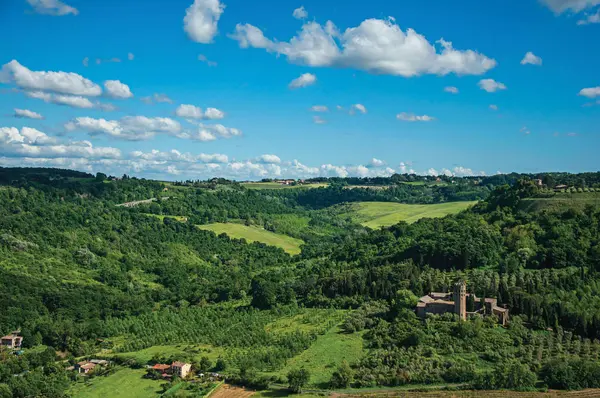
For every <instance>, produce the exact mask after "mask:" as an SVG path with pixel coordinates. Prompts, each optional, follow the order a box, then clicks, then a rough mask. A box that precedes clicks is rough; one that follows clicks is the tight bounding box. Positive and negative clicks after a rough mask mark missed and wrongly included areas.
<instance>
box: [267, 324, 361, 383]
mask: <svg viewBox="0 0 600 398" xmlns="http://www.w3.org/2000/svg"><path fill="white" fill-rule="evenodd" d="M365 354H366V350H365V349H364V348H363V340H362V334H361V333H343V332H342V331H341V330H340V328H339V327H337V326H336V327H333V328H331V329H330V330H329V331H328V332H327V333H325V334H324V335H322V336H319V337H318V338H317V340H316V341H315V342H314V343H313V344H312V345H311V346H310V348H309V349H308V350H306V351H304V352H302V353H301V354H300V355H298V356H296V357H294V358H292V359H290V360H289V361H288V363H287V365H286V366H285V367H284V368H283V369H281V371H279V372H278V375H280V376H283V377H285V375H287V373H288V372H289V371H290V370H292V369H296V368H302V367H304V368H306V369H307V370H308V371H309V372H310V381H309V387H320V388H327V385H328V383H329V381H330V380H331V375H332V374H333V372H334V371H335V370H336V369H337V367H338V366H339V365H340V364H341V363H342V361H346V362H348V363H355V362H357V361H358V360H359V359H360V358H361V357H362V356H363V355H365Z"/></svg>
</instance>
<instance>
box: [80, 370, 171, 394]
mask: <svg viewBox="0 0 600 398" xmlns="http://www.w3.org/2000/svg"><path fill="white" fill-rule="evenodd" d="M145 374H146V370H145V369H130V368H122V369H119V370H117V371H116V372H115V373H113V374H111V375H109V376H99V377H95V378H93V379H91V380H90V381H89V382H87V381H86V382H81V383H77V384H75V385H74V386H73V387H72V388H71V391H70V395H71V396H72V397H75V398H104V397H111V398H146V397H159V396H160V395H161V394H160V390H161V388H160V385H161V384H162V383H163V382H162V381H158V380H151V379H146V378H144V377H143V376H144V375H145Z"/></svg>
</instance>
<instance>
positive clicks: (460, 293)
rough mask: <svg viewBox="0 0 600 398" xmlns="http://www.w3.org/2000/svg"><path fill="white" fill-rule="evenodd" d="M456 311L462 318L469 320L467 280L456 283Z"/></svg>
mask: <svg viewBox="0 0 600 398" xmlns="http://www.w3.org/2000/svg"><path fill="white" fill-rule="evenodd" d="M453 296H454V313H455V314H458V316H459V317H460V319H461V320H463V321H466V320H467V284H466V283H465V281H459V282H456V283H455V284H454V294H453Z"/></svg>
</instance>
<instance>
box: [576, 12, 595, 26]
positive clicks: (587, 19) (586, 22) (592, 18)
mask: <svg viewBox="0 0 600 398" xmlns="http://www.w3.org/2000/svg"><path fill="white" fill-rule="evenodd" d="M595 23H600V9H598V11H596V13H594V14H588V15H586V16H585V18H584V19H580V20H579V21H577V25H589V24H595Z"/></svg>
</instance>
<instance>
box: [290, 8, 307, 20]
mask: <svg viewBox="0 0 600 398" xmlns="http://www.w3.org/2000/svg"><path fill="white" fill-rule="evenodd" d="M292 16H293V17H294V18H296V19H306V18H308V12H307V11H306V9H305V8H304V6H301V7H299V8H296V9H295V10H294V12H293V13H292Z"/></svg>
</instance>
